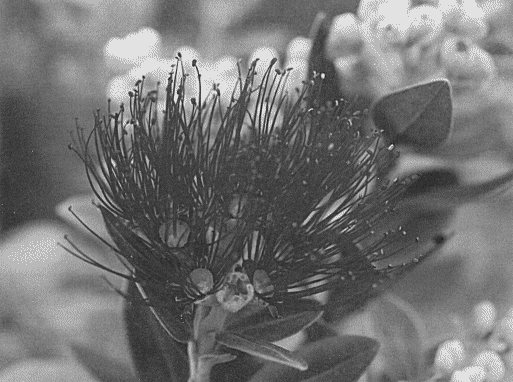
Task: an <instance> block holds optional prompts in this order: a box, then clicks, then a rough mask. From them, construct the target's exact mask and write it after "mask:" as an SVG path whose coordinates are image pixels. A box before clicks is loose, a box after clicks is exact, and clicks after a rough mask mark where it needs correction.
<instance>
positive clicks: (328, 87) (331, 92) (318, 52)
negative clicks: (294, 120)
mask: <svg viewBox="0 0 513 382" xmlns="http://www.w3.org/2000/svg"><path fill="white" fill-rule="evenodd" d="M329 32H330V23H329V21H328V19H327V17H326V15H325V14H324V13H322V12H320V13H318V14H317V16H316V18H315V21H314V23H313V25H312V30H311V32H310V36H311V38H312V49H311V51H310V57H309V60H308V61H309V63H308V74H309V75H311V74H312V73H313V72H316V73H322V74H324V80H323V82H322V87H321V90H320V94H319V98H318V101H319V102H320V103H321V104H324V103H326V102H328V101H334V100H337V99H339V98H341V97H342V91H341V89H340V86H339V83H340V81H339V78H338V74H337V70H336V68H335V65H334V64H333V62H332V61H331V60H330V59H328V58H327V56H326V41H327V40H328V35H329Z"/></svg>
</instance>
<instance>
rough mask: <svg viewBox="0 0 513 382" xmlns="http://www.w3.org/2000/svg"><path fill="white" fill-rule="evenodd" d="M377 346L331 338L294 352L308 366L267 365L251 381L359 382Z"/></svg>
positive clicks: (358, 338) (365, 340)
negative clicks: (302, 368) (306, 368)
mask: <svg viewBox="0 0 513 382" xmlns="http://www.w3.org/2000/svg"><path fill="white" fill-rule="evenodd" d="M378 348H379V343H378V342H377V341H375V340H373V339H371V338H368V337H363V336H341V337H330V338H327V339H324V340H321V341H317V342H314V343H311V344H309V345H306V346H305V347H304V348H302V349H300V350H299V351H298V352H297V353H298V354H299V355H300V356H301V357H303V358H304V359H305V361H306V362H307V363H308V370H306V371H299V370H295V369H291V368H287V367H284V366H281V365H276V364H269V365H267V366H265V367H263V368H262V369H261V370H260V371H259V372H257V373H256V374H255V375H254V376H253V378H251V379H250V382H297V381H307V382H339V381H344V382H352V381H356V380H358V378H360V376H361V375H362V374H363V373H364V371H365V370H366V369H367V367H368V366H369V364H370V363H371V362H372V360H373V359H374V357H375V355H376V353H377V351H378Z"/></svg>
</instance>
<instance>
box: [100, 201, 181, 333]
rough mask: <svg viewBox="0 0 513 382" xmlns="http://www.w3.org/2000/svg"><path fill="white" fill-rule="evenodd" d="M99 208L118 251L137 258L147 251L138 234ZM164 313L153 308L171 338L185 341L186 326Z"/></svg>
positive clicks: (102, 208)
mask: <svg viewBox="0 0 513 382" xmlns="http://www.w3.org/2000/svg"><path fill="white" fill-rule="evenodd" d="M100 210H101V212H102V216H103V219H104V221H105V225H106V227H107V232H108V233H109V235H110V237H111V238H112V240H113V241H114V243H115V244H116V246H117V247H118V249H119V251H120V252H122V253H125V254H127V257H131V258H134V259H137V258H140V257H141V253H145V252H147V251H148V248H147V247H146V246H144V245H143V243H142V239H141V238H140V237H139V236H137V235H136V234H135V233H133V232H132V231H131V230H130V229H129V228H128V227H126V226H125V225H124V224H123V223H122V222H121V221H120V220H119V219H117V218H116V217H115V216H114V215H113V214H112V213H110V212H109V211H108V210H107V209H105V208H104V207H102V206H100ZM145 297H146V296H145ZM150 299H151V296H150ZM165 313H166V312H164V308H162V311H159V310H158V309H155V314H156V315H157V314H158V315H159V317H158V319H159V320H162V324H163V325H164V326H165V329H166V330H167V331H168V332H169V334H170V335H171V336H172V337H173V339H175V340H176V341H179V342H182V343H185V342H187V340H188V339H189V337H190V332H189V331H188V330H187V327H186V326H185V325H184V324H183V323H182V322H180V321H179V320H178V319H176V318H175V315H173V314H165Z"/></svg>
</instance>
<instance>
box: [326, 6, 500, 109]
mask: <svg viewBox="0 0 513 382" xmlns="http://www.w3.org/2000/svg"><path fill="white" fill-rule="evenodd" d="M487 31H488V23H487V19H486V17H485V12H484V11H483V8H481V7H480V6H479V5H478V4H477V3H476V1H475V0H465V1H456V0H449V1H439V2H433V3H431V4H422V5H415V6H412V4H411V1H409V0H404V1H400V2H396V1H388V0H362V1H361V2H360V5H359V8H358V12H357V14H356V15H354V14H349V13H348V14H343V15H340V16H338V17H336V18H335V19H334V21H333V24H332V30H331V33H330V38H329V43H328V46H327V52H326V53H327V55H328V57H331V58H332V59H334V60H335V62H336V63H337V60H338V59H339V58H341V57H344V58H346V60H344V61H343V63H342V66H341V63H340V62H339V63H337V65H336V66H337V67H338V69H339V71H340V74H341V76H342V80H343V81H350V82H351V87H350V91H352V92H353V94H354V95H356V94H359V95H361V94H367V95H369V96H371V98H373V99H375V98H376V97H378V96H381V95H383V94H386V93H388V92H390V91H391V90H394V89H397V88H399V87H402V86H406V85H409V84H412V83H415V82H419V81H426V80H430V79H434V78H438V77H447V78H449V79H450V80H451V83H452V85H453V87H454V88H455V89H456V91H457V92H458V91H460V90H461V91H467V90H474V89H477V88H479V87H480V86H482V84H483V82H484V81H486V80H487V79H488V78H490V77H491V76H493V74H494V73H495V65H494V62H493V59H492V58H491V56H490V54H488V53H487V52H486V51H485V50H484V49H482V48H481V47H480V45H479V44H478V41H479V40H480V39H481V38H483V37H484V36H485V35H486V34H487ZM348 57H352V59H350V60H348V59H347V58H348ZM348 61H349V62H352V68H351V70H348V68H347V66H346V65H345V63H347V62H348ZM340 66H341V67H340ZM362 68H363V69H362ZM362 70H363V71H364V72H365V74H364V76H365V77H367V78H368V81H367V85H366V86H367V88H366V89H365V88H363V89H362V86H361V85H362V84H361V82H360V83H358V82H356V81H355V80H354V78H356V77H358V76H357V75H356V74H358V73H360V72H362ZM353 82H354V83H353ZM364 84H365V83H364Z"/></svg>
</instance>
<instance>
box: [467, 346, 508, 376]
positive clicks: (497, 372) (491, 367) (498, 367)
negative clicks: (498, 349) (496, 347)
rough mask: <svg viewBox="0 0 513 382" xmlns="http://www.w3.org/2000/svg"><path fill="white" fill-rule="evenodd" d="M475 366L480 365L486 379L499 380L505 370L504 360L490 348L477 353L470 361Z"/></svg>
mask: <svg viewBox="0 0 513 382" xmlns="http://www.w3.org/2000/svg"><path fill="white" fill-rule="evenodd" d="M472 364H473V365H475V366H481V367H482V368H483V369H484V370H485V373H486V375H485V377H486V380H487V381H492V382H493V381H499V380H501V379H502V378H503V377H504V373H505V372H506V370H505V366H504V362H502V359H501V357H499V355H498V354H497V353H495V352H493V351H491V350H485V351H483V352H481V353H479V354H478V355H477V356H476V358H474V361H473V362H472Z"/></svg>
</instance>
